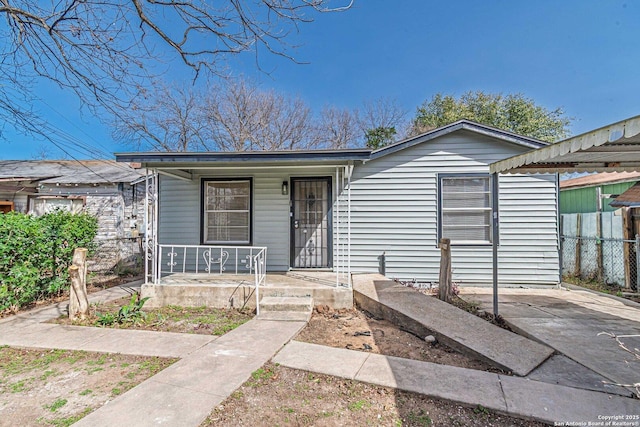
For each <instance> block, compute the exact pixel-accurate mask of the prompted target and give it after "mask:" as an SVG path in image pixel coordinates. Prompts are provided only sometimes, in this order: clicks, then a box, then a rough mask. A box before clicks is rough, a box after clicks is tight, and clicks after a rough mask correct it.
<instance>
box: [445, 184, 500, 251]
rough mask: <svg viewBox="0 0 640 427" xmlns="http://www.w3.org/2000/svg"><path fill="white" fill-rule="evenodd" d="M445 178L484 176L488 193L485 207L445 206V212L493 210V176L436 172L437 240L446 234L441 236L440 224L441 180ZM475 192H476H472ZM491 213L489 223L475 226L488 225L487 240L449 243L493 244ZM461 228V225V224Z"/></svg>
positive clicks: (460, 244) (465, 244)
mask: <svg viewBox="0 0 640 427" xmlns="http://www.w3.org/2000/svg"><path fill="white" fill-rule="evenodd" d="M447 178H486V179H487V180H488V183H489V191H486V192H484V193H485V194H488V195H489V206H487V207H485V208H447V209H444V210H445V211H447V212H465V211H468V212H489V213H491V212H493V210H494V209H493V202H494V194H493V192H494V191H495V189H494V185H493V178H492V177H491V175H490V174H488V173H441V174H438V177H437V179H438V186H437V201H438V207H437V220H438V242H439V241H440V239H441V238H443V237H445V238H446V236H443V233H442V229H443V227H442V225H443V220H442V214H443V207H442V205H443V202H442V187H443V186H442V180H443V179H447ZM474 194H477V193H474ZM492 218H493V215H491V214H490V215H489V223H488V224H485V225H478V226H477V228H481V227H482V228H486V227H487V226H488V229H489V233H488V234H489V239H488V240H451V245H454V246H491V245H492V244H493V242H492V239H493V220H492ZM464 227H465V228H469V227H471V226H464ZM461 228H462V226H461Z"/></svg>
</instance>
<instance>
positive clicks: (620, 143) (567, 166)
mask: <svg viewBox="0 0 640 427" xmlns="http://www.w3.org/2000/svg"><path fill="white" fill-rule="evenodd" d="M490 170H491V173H555V172H623V171H627V172H631V171H640V116H636V117H633V118H630V119H627V120H623V121H621V122H618V123H614V124H611V125H609V126H605V127H602V128H600V129H596V130H593V131H591V132H587V133H584V134H582V135H578V136H575V137H572V138H569V139H566V140H564V141H560V142H557V143H555V144H552V145H550V146H548V147H543V148H538V149H536V150H533V151H529V152H527V153H525V154H520V155H518V156H514V157H510V158H508V159H504V160H501V161H499V162H495V163H493V164H491V165H490Z"/></svg>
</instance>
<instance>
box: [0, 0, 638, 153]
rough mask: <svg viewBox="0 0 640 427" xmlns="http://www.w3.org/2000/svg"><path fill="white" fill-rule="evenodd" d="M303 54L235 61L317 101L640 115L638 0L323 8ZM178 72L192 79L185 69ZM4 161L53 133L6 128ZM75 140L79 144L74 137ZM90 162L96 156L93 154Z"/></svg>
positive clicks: (105, 147)
mask: <svg viewBox="0 0 640 427" xmlns="http://www.w3.org/2000/svg"><path fill="white" fill-rule="evenodd" d="M290 41H291V43H292V44H300V45H301V46H300V47H299V48H298V49H296V50H294V51H292V52H291V53H292V55H293V56H295V57H296V59H298V60H299V61H303V62H308V63H307V64H302V65H301V64H295V63H292V62H290V61H288V60H286V59H284V58H280V57H273V56H268V55H266V54H263V53H261V55H260V58H261V62H260V64H261V66H262V68H263V69H264V70H267V71H269V74H266V73H264V72H261V71H258V70H256V68H255V61H254V58H253V57H251V56H245V57H242V58H238V60H236V61H234V62H233V63H231V64H230V70H231V72H232V73H234V74H238V75H245V76H249V77H252V78H254V79H256V80H258V81H260V82H261V84H262V86H263V87H265V88H274V89H276V90H278V91H282V92H286V93H288V94H290V95H297V96H300V97H301V98H303V99H304V100H305V101H307V102H308V103H309V104H310V105H311V106H312V107H313V108H314V109H315V110H320V108H322V106H324V105H336V106H338V107H343V108H354V107H358V106H359V105H360V104H361V103H362V102H363V101H365V100H372V99H376V98H380V97H385V98H392V99H396V100H397V101H398V102H399V104H400V105H402V106H403V107H404V108H406V109H407V110H408V111H409V114H410V116H412V115H413V112H414V111H415V109H416V107H418V106H419V105H420V104H421V103H422V102H424V101H425V100H427V99H429V98H431V96H433V95H434V94H435V93H438V92H441V93H445V94H454V95H460V94H462V93H464V92H466V91H469V90H472V91H475V90H483V91H486V92H493V93H497V92H501V93H504V94H506V93H522V94H524V95H525V96H527V97H529V98H532V99H534V100H535V101H536V102H537V103H538V104H540V105H543V106H545V107H547V108H549V109H554V108H556V107H562V108H563V109H564V110H565V111H566V113H567V115H569V116H571V117H574V118H575V121H574V123H573V125H572V127H571V131H572V133H573V134H579V133H583V132H586V131H589V130H591V129H594V128H597V127H600V126H604V125H606V124H609V123H612V122H615V121H618V120H622V119H625V118H628V117H631V116H635V115H638V114H640V105H639V104H638V101H637V99H638V94H639V93H640V73H639V72H638V70H639V69H640V2H639V1H635V0H626V1H618V0H606V1H604V0H597V1H596V0H562V1H557V0H536V1H518V0H504V1H502V0H484V1H477V0H473V1H454V0H449V1H427V0H402V1H382V0H355V5H354V6H353V8H352V9H351V10H349V11H346V12H344V13H331V14H320V15H316V16H315V22H313V23H311V24H305V25H302V26H301V29H300V33H299V34H297V35H295V36H294V37H292V38H291V39H290ZM171 75H172V77H173V78H174V79H175V80H179V79H180V78H185V79H190V78H191V74H190V73H189V71H188V70H186V69H184V68H180V67H178V66H175V67H173V68H172V74H171ZM42 93H43V94H44V98H45V100H46V103H47V105H42V106H40V107H39V108H40V110H41V112H42V113H43V114H45V115H47V116H48V117H49V119H50V122H51V123H52V125H53V126H54V127H56V128H58V129H60V130H61V132H64V133H65V134H68V136H65V137H64V138H68V139H69V140H70V142H69V146H71V147H73V145H74V144H75V143H80V144H86V145H91V146H96V147H98V149H99V153H103V154H104V156H107V155H108V154H109V153H111V152H113V151H132V150H134V147H133V146H129V145H127V144H126V143H116V142H114V141H113V139H112V137H111V132H110V129H109V128H108V127H107V126H105V125H103V124H101V123H100V120H99V119H98V118H95V117H92V116H91V115H90V114H89V113H87V112H84V113H82V114H81V113H80V112H79V104H78V102H77V101H76V100H75V99H74V98H72V97H71V96H70V95H69V96H67V94H65V93H60V92H59V91H57V90H56V89H54V88H49V87H46V86H43V87H42ZM5 136H6V137H8V139H9V140H8V141H0V158H2V159H19V158H24V159H28V158H31V157H33V156H34V155H36V154H37V153H38V152H39V151H41V149H42V147H43V146H44V147H49V156H50V157H52V158H55V157H60V156H62V155H63V154H62V153H61V152H60V151H58V150H57V149H56V148H55V147H51V145H50V143H48V142H46V141H38V140H34V139H33V138H31V137H24V136H22V135H19V134H15V133H13V132H10V131H9V132H6V134H5ZM71 141H72V142H71ZM78 157H80V158H87V157H90V155H88V154H86V153H85V154H84V155H79V156H78Z"/></svg>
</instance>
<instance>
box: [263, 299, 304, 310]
mask: <svg viewBox="0 0 640 427" xmlns="http://www.w3.org/2000/svg"><path fill="white" fill-rule="evenodd" d="M312 310H313V299H312V298H311V297H309V296H303V297H263V298H262V299H261V300H260V313H267V312H283V311H285V312H286V311H297V312H302V313H311V311H312Z"/></svg>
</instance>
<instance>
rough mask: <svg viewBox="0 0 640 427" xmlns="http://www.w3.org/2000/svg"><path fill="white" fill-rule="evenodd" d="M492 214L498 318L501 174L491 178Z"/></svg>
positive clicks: (495, 312)
mask: <svg viewBox="0 0 640 427" xmlns="http://www.w3.org/2000/svg"><path fill="white" fill-rule="evenodd" d="M491 178H492V179H491V186H492V187H493V188H492V189H491V190H492V191H491V195H492V196H491V211H492V212H491V213H492V216H493V229H492V239H491V241H492V245H493V315H494V317H496V318H497V317H498V239H499V237H500V228H499V227H500V216H499V215H498V200H499V196H498V189H499V188H500V186H499V174H497V173H493V174H492V176H491Z"/></svg>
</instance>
